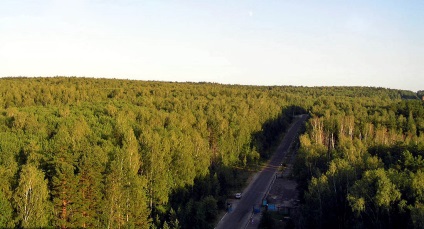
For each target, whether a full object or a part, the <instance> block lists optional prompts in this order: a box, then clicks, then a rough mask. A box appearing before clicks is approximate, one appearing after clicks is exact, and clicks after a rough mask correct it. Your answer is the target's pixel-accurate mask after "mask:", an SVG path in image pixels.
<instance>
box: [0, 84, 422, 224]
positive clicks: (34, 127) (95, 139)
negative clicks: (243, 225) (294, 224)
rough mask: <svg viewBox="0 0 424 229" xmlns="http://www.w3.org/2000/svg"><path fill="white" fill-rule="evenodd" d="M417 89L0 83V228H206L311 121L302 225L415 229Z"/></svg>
mask: <svg viewBox="0 0 424 229" xmlns="http://www.w3.org/2000/svg"><path fill="white" fill-rule="evenodd" d="M420 93H422V92H418V93H414V92H411V91H404V90H394V89H386V88H372V87H295V86H242V85H222V84H216V83H188V82H187V83H176V82H156V81H134V80H117V79H94V78H76V77H54V78H24V77H20V78H2V79H0V179H1V182H0V212H1V213H2V214H0V228H4V227H6V228H13V227H18V228H75V227H78V228H123V227H125V228H213V227H214V224H215V223H216V220H217V215H218V213H219V211H221V210H223V209H225V199H226V198H227V197H228V196H229V195H231V194H232V193H233V192H234V191H235V190H237V189H240V188H241V187H242V186H243V185H244V182H245V179H246V171H248V170H249V168H251V167H254V166H257V165H258V164H259V163H261V162H263V161H265V160H266V159H267V158H269V156H270V153H271V152H272V147H273V145H275V144H276V142H278V140H279V139H280V136H281V134H283V133H284V131H285V129H286V128H287V127H288V126H289V125H290V123H291V121H292V118H293V116H294V115H297V114H303V113H309V115H310V119H309V120H308V123H307V124H306V131H305V133H304V134H303V135H301V137H300V139H299V142H300V148H299V153H298V157H297V161H296V166H295V177H296V179H297V180H298V183H299V190H300V193H301V200H302V202H301V203H302V205H301V221H302V223H301V224H299V226H301V227H303V228H309V227H316V226H317V225H318V226H319V227H323V228H324V227H331V228H349V227H353V228H368V227H378V228H390V227H393V228H397V227H399V226H400V225H403V226H405V225H407V226H408V227H410V228H414V227H415V228H422V227H423V226H424V220H423V219H424V171H423V166H424V159H423V158H422V157H423V149H424V135H423V133H424V107H423V101H422V100H421V97H420V96H421V94H420Z"/></svg>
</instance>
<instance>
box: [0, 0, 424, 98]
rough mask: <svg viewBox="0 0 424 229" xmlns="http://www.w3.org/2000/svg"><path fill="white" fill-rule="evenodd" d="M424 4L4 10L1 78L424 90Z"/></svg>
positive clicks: (35, 2)
mask: <svg viewBox="0 0 424 229" xmlns="http://www.w3.org/2000/svg"><path fill="white" fill-rule="evenodd" d="M423 12H424V1H422V0H408V1H404V0H399V1H393V0H381V1H380V0H373V1H369V0H364V1H363V0H358V1H342V0H319V1H316V0H310V1H306V0H278V1H277V0H274V1H271V0H264V1H253V0H243V1H237V0H234V1H224V0H222V1H221V0H214V1H189V0H187V1H177V0H174V1H160V0H155V1H153V0H150V1H141V0H139V1H135V0H86V1H83V0H70V1H66V0H1V1H0V77H8V76H27V77H37V76H78V77H96V78H97V77H98V78H119V79H137V80H158V81H180V82H185V81H192V82H217V83H223V84H244V85H295V86H373V87H386V88H393V89H405V90H412V91H418V90H424V13H423Z"/></svg>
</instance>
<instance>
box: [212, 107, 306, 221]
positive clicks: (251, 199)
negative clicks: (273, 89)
mask: <svg viewBox="0 0 424 229" xmlns="http://www.w3.org/2000/svg"><path fill="white" fill-rule="evenodd" d="M306 118H307V115H302V116H301V118H298V119H297V120H296V122H295V123H294V124H293V125H292V126H291V128H290V129H289V131H288V132H287V133H286V135H285V137H284V139H283V141H282V142H281V144H280V145H279V146H278V148H277V150H276V152H275V153H274V154H273V156H272V157H271V159H270V161H269V162H268V165H267V166H266V167H264V168H263V170H262V171H261V172H260V173H259V175H258V176H257V178H256V179H254V180H253V181H252V183H250V184H249V186H248V187H247V188H246V190H245V191H244V192H243V197H242V198H241V199H240V202H239V203H238V204H237V206H236V207H235V208H233V211H232V212H230V213H228V214H226V215H225V216H224V217H223V218H222V219H221V221H220V222H219V223H218V225H217V226H216V229H238V228H245V226H246V225H247V223H248V220H249V219H250V216H251V213H252V211H253V206H254V205H256V206H257V205H259V204H261V201H262V198H263V196H264V194H265V192H266V191H267V189H268V187H269V185H270V183H271V181H272V179H273V177H274V176H275V172H276V171H277V169H278V167H279V165H280V163H281V161H282V160H283V158H284V156H285V154H286V152H287V150H288V149H289V147H290V145H291V143H292V142H293V140H294V138H295V137H296V134H297V132H298V131H299V128H300V127H301V125H302V123H303V122H304V121H305V120H306Z"/></svg>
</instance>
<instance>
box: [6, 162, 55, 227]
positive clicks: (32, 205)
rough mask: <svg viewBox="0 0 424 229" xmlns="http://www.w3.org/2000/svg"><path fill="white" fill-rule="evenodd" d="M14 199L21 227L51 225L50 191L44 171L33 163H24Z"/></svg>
mask: <svg viewBox="0 0 424 229" xmlns="http://www.w3.org/2000/svg"><path fill="white" fill-rule="evenodd" d="M13 199H14V202H15V205H16V209H17V214H18V220H19V222H20V226H21V227H23V228H37V227H46V226H48V225H49V219H50V216H51V215H50V214H51V208H50V202H48V199H49V192H48V189H47V180H45V179H44V173H43V172H42V171H40V170H38V169H37V168H36V167H35V166H33V165H24V166H23V167H22V170H21V172H20V176H19V184H18V187H17V188H16V190H15V193H14V198H13Z"/></svg>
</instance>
